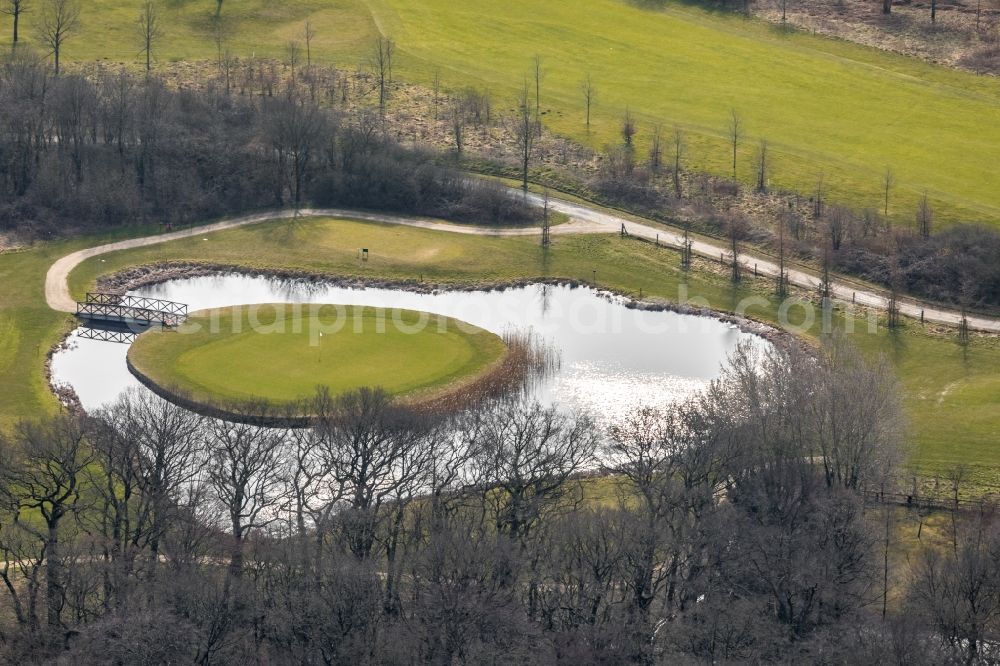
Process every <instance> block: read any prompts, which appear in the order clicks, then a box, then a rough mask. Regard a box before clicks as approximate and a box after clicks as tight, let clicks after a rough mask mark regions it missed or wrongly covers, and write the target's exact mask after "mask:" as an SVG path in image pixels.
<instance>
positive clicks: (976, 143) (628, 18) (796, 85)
mask: <svg viewBox="0 0 1000 666" xmlns="http://www.w3.org/2000/svg"><path fill="white" fill-rule="evenodd" d="M214 8H215V2H214V1H212V0H197V1H195V0H191V1H188V2H168V3H166V4H165V9H164V12H165V14H164V21H163V23H164V28H165V31H166V32H165V36H164V38H163V39H162V41H161V44H160V47H159V52H158V56H159V58H160V60H161V61H176V60H188V59H190V60H210V59H213V58H214V57H215V55H216V46H215V43H214V39H213V36H212V35H213V25H214V23H213V18H212V17H213V13H214ZM136 11H137V10H136V5H135V3H134V2H127V1H126V0H92V1H91V2H88V3H87V4H86V7H85V10H84V18H83V28H82V29H81V32H80V34H79V35H76V36H75V37H74V38H72V39H71V40H70V41H68V42H67V44H66V46H65V57H66V58H67V59H75V60H78V61H93V60H99V59H105V58H106V59H110V60H114V61H131V62H135V61H137V60H138V51H139V48H138V45H137V43H136V38H135V31H134V24H135V15H136ZM223 17H224V25H225V26H226V27H225V31H226V33H227V38H226V39H227V42H226V43H227V46H228V48H229V49H230V50H231V51H232V53H233V54H234V55H237V56H241V57H249V56H252V55H264V56H270V57H279V58H280V57H283V56H284V53H285V50H286V47H287V44H288V43H289V41H293V40H301V39H302V34H303V30H304V26H305V23H306V21H307V20H309V21H311V22H312V25H313V27H314V29H315V31H316V35H317V36H316V38H315V42H314V44H313V55H314V58H315V59H316V61H318V62H322V63H332V64H335V65H336V66H338V67H340V68H343V69H354V68H356V67H358V66H363V65H364V63H365V62H366V60H367V55H368V51H369V49H370V45H371V42H372V39H373V38H374V36H375V35H376V34H378V33H379V32H380V31H381V32H382V33H384V34H386V35H390V36H392V37H393V38H394V39H395V40H396V42H397V44H398V46H399V52H398V56H397V58H396V63H395V64H396V66H395V71H396V73H397V75H398V77H399V78H402V79H406V80H411V81H415V82H421V83H425V84H427V83H430V81H431V80H432V79H433V75H434V72H435V70H440V72H441V76H442V81H443V82H444V85H445V86H446V87H450V88H459V87H461V86H464V85H470V84H471V85H478V86H484V87H489V88H490V89H491V90H492V91H493V92H494V94H495V95H497V96H498V97H499V98H500V99H499V100H498V104H497V106H498V107H500V108H502V109H505V108H510V107H512V106H513V99H514V97H515V93H516V90H517V89H518V88H519V87H520V86H521V85H522V84H523V82H524V81H525V78H526V77H530V73H531V68H532V58H533V56H534V55H535V54H539V55H540V56H541V57H542V61H543V67H544V72H545V74H544V79H543V82H542V100H541V103H542V109H543V113H544V114H545V117H544V120H545V123H546V124H547V125H548V126H550V127H551V128H552V129H554V130H555V131H557V132H559V133H562V134H565V135H569V136H573V137H575V138H577V139H580V140H582V141H586V142H588V143H590V144H592V145H594V146H596V147H601V146H603V145H604V144H607V143H617V142H619V141H620V137H619V135H618V129H619V125H620V119H621V116H622V114H623V113H624V110H625V108H626V107H627V106H628V107H630V108H631V110H632V111H633V113H634V114H635V115H636V117H637V119H638V120H639V123H640V127H639V137H638V139H639V142H640V144H644V143H645V141H646V140H648V138H649V136H650V134H651V131H650V128H651V125H652V124H653V123H654V122H661V123H664V124H665V126H666V127H667V128H670V127H671V126H672V125H673V124H677V125H679V126H682V127H683V128H685V130H686V131H687V134H688V143H689V147H688V150H687V163H688V165H689V166H691V167H697V168H703V169H708V170H712V171H715V172H718V173H728V172H730V170H731V164H730V161H731V153H730V150H729V148H728V146H727V142H726V138H725V135H726V127H727V125H728V122H729V114H730V111H731V109H733V108H736V109H738V110H739V111H740V113H741V114H742V116H743V119H744V127H745V138H744V140H743V143H742V146H741V149H740V151H739V174H740V177H741V178H742V179H743V180H744V181H747V182H749V181H751V180H752V174H753V166H752V161H753V159H754V154H753V153H754V152H755V149H754V146H755V145H756V143H757V141H758V139H760V138H762V137H763V138H767V139H768V141H769V142H770V149H771V150H770V161H771V175H772V186H781V187H789V188H793V189H796V190H799V191H802V192H812V191H814V189H815V186H816V182H817V180H818V178H819V176H820V174H821V173H822V174H823V176H824V182H825V188H826V190H827V192H828V193H829V195H830V196H831V197H833V199H834V200H839V201H841V202H843V203H847V204H849V205H851V206H853V207H866V206H869V207H872V208H876V209H881V208H882V206H883V192H882V189H881V187H882V186H881V181H882V175H883V173H884V171H885V168H886V167H887V166H891V167H892V169H893V170H894V172H895V180H896V183H897V185H896V186H895V188H894V190H893V192H892V195H891V197H890V204H889V210H890V215H892V216H893V217H894V218H895V219H896V221H897V223H901V224H904V223H905V224H912V223H913V217H914V211H915V208H916V203H917V201H918V199H919V197H920V196H922V194H923V192H924V191H925V190H926V191H927V192H928V194H929V196H930V199H931V200H932V202H933V204H934V207H935V211H936V217H937V219H938V220H939V221H941V222H945V221H955V220H973V221H986V222H990V223H993V224H1000V187H998V185H1000V182H998V178H997V176H996V173H995V169H994V161H995V155H996V154H997V152H998V151H1000V81H997V80H996V79H994V78H992V77H976V76H974V75H971V74H968V73H963V72H957V71H953V70H949V69H946V68H942V67H937V66H934V65H931V64H928V63H924V62H921V61H917V60H913V59H907V58H904V57H901V56H896V55H892V54H888V53H884V52H880V51H876V50H873V49H867V48H863V47H859V46H856V45H852V44H849V43H844V42H839V41H836V40H831V39H826V38H822V37H817V36H813V35H808V34H798V33H789V32H784V31H781V30H779V29H777V28H775V27H774V26H770V25H767V24H764V23H760V22H754V21H747V20H745V19H742V18H740V17H737V16H734V15H729V14H724V13H711V12H706V11H703V10H700V9H698V8H696V7H691V6H687V5H684V4H679V3H673V2H655V1H650V2H642V3H640V2H626V1H625V0H588V2H586V3H585V6H581V3H580V2H578V1H576V0H551V1H550V2H538V1H537V0H510V1H509V2H502V3H500V2H492V3H482V2H480V3H461V2H455V1H454V0H332V1H331V0H288V1H286V2H272V1H270V0H241V1H240V2H231V1H228V0H227V2H226V3H225V5H224V7H223ZM3 19H4V20H2V21H0V31H2V32H0V45H2V43H3V40H9V35H8V32H9V20H7V17H3ZM35 20H36V14H28V15H26V18H25V27H24V33H25V35H26V36H27V38H28V39H29V40H30V39H31V38H32V35H33V33H32V30H33V28H32V24H33V22H34V21H35ZM587 73H590V74H591V76H592V78H593V81H594V83H595V85H596V86H597V89H598V100H597V106H596V109H595V115H594V125H593V130H592V132H591V133H590V134H587V133H586V131H585V128H584V123H583V118H584V113H583V100H582V95H581V93H580V82H581V80H582V79H583V78H584V77H585V75H586V74H587Z"/></svg>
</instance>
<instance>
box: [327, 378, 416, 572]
mask: <svg viewBox="0 0 1000 666" xmlns="http://www.w3.org/2000/svg"><path fill="white" fill-rule="evenodd" d="M426 434H427V431H426V430H425V429H424V427H423V425H422V424H421V422H420V420H419V419H418V418H417V417H416V416H415V415H413V414H410V413H408V412H406V411H405V410H403V409H401V408H398V407H396V406H394V405H393V404H392V401H391V398H390V397H389V395H388V394H386V393H385V392H384V391H381V390H372V389H360V390H358V391H353V392H350V393H347V394H345V395H343V396H340V397H339V398H337V399H336V400H335V401H334V404H333V406H332V409H331V417H330V418H329V419H328V420H327V421H326V422H325V423H323V424H322V425H321V436H322V438H323V441H324V445H325V446H326V453H325V456H326V464H327V465H329V468H330V479H331V483H332V484H333V485H332V489H331V492H330V494H331V495H333V496H337V497H342V498H343V504H344V507H343V510H342V511H341V512H340V513H339V514H338V521H339V524H340V528H341V531H342V533H343V537H344V539H345V541H346V543H347V546H348V548H349V549H350V552H351V553H352V554H353V555H354V556H355V557H357V558H358V559H361V560H364V559H368V558H369V557H371V556H372V555H373V553H374V549H375V546H376V542H377V539H378V536H379V531H380V529H381V527H383V526H385V525H386V523H389V527H390V529H389V531H390V535H391V533H392V532H393V530H398V528H399V527H400V526H401V521H402V519H403V517H404V516H405V510H406V507H407V505H408V504H409V502H410V500H411V499H412V498H413V496H414V495H415V493H416V492H417V490H418V489H420V488H421V487H423V484H424V482H425V481H426V479H427V476H428V474H429V464H430V458H429V451H428V447H427V446H425V445H426V439H425V437H426ZM390 545H391V544H390Z"/></svg>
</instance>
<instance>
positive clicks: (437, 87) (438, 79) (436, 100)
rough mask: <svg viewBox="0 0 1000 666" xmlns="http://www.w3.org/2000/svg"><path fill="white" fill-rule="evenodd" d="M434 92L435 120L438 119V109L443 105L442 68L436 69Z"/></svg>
mask: <svg viewBox="0 0 1000 666" xmlns="http://www.w3.org/2000/svg"><path fill="white" fill-rule="evenodd" d="M433 94H434V120H437V119H438V115H439V114H438V110H439V109H440V107H441V69H440V68H438V69H435V70H434V83H433Z"/></svg>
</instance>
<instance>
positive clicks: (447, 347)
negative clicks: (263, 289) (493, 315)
mask: <svg viewBox="0 0 1000 666" xmlns="http://www.w3.org/2000/svg"><path fill="white" fill-rule="evenodd" d="M506 353H507V347H506V345H505V343H504V341H503V340H502V339H501V338H500V337H499V336H497V335H495V334H493V333H490V332H488V331H485V330H483V329H481V328H478V327H475V326H472V325H471V324H467V323H465V322H462V321H459V320H457V319H451V318H449V317H443V316H440V315H434V314H429V313H426V312H417V311H413V310H402V309H384V308H374V307H362V306H344V305H297V304H296V305H291V304H263V305H252V306H233V307H226V308H217V309H213V310H202V311H199V312H195V313H193V314H192V315H191V316H190V317H189V318H188V321H187V322H186V323H185V324H183V325H182V326H180V327H178V328H177V329H162V330H159V329H154V330H151V331H148V332H146V333H143V334H142V335H140V336H139V337H138V339H137V340H136V342H135V343H134V344H133V345H132V347H131V348H130V349H129V353H128V362H129V368H130V370H131V371H132V372H133V374H135V375H136V376H137V377H139V379H140V380H142V381H143V383H144V384H146V385H147V386H149V387H150V388H152V389H153V390H155V391H157V392H158V393H161V395H165V396H167V397H177V398H179V399H180V401H181V402H182V403H184V404H188V405H191V404H194V405H204V406H206V408H208V407H212V406H219V405H233V404H239V403H251V402H257V401H260V400H266V401H267V402H269V403H271V404H272V405H274V406H276V407H281V406H285V405H289V404H293V403H296V402H298V401H301V400H303V399H308V398H310V397H311V396H313V395H314V394H315V392H316V389H317V388H318V387H320V386H323V387H327V388H329V390H330V393H331V394H332V395H339V394H342V393H345V392H348V391H351V390H354V389H359V388H362V387H372V388H374V387H381V388H382V389H384V390H385V391H387V392H388V393H389V394H390V395H392V396H393V397H394V398H396V399H397V400H399V401H400V402H403V403H412V404H418V403H420V402H422V401H425V400H434V399H438V398H441V397H442V396H444V395H447V394H450V393H453V392H456V391H461V390H462V388H463V387H465V386H467V385H469V384H471V383H472V382H474V381H475V380H476V379H478V378H480V377H482V376H484V375H485V374H487V373H489V372H490V370H491V369H493V368H495V367H497V366H498V365H499V364H500V363H501V362H502V361H503V359H504V357H505V355H506Z"/></svg>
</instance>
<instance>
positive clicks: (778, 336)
mask: <svg viewBox="0 0 1000 666" xmlns="http://www.w3.org/2000/svg"><path fill="white" fill-rule="evenodd" d="M225 275H241V276H246V277H252V278H256V277H263V278H272V279H278V280H288V281H294V282H307V283H310V284H315V285H317V286H320V287H343V288H347V289H365V288H368V289H398V290H404V291H410V292H413V293H418V294H435V293H440V292H457V293H462V292H465V293H468V292H475V291H483V292H494V291H505V290H507V289H518V288H521V287H530V286H532V285H552V286H560V287H563V286H566V287H571V288H574V289H577V288H588V289H594V290H595V292H596V293H597V294H598V295H600V296H602V297H605V298H621V299H624V300H623V304H624V305H625V307H627V308H629V309H631V310H643V311H647V312H674V313H677V314H682V315H692V316H697V317H710V318H712V319H715V320H717V321H721V322H723V323H726V324H734V325H736V326H737V327H739V329H740V330H741V331H742V332H744V333H749V334H751V335H756V336H758V337H760V338H763V339H764V340H767V341H768V342H770V343H771V344H774V345H775V346H778V347H780V348H781V349H790V348H792V347H798V348H802V349H811V348H812V347H811V346H810V345H809V344H808V343H806V342H804V341H803V340H802V339H801V338H800V337H799V336H797V335H795V334H794V333H791V332H789V331H786V330H783V329H781V328H778V327H777V326H774V325H772V324H769V323H766V322H763V321H760V320H757V319H753V318H751V317H747V316H737V315H734V314H731V313H728V312H722V311H720V310H713V309H711V308H704V307H695V306H691V305H685V304H682V303H673V302H670V301H660V300H655V301H654V300H649V299H642V298H635V297H633V296H631V295H630V294H626V293H622V292H619V291H615V290H613V289H608V288H603V287H597V286H595V285H593V284H591V283H589V282H585V281H583V280H574V279H571V278H553V277H536V278H520V279H517V280H500V281H489V282H483V283H461V282H455V283H452V282H443V283H441V282H424V281H420V280H413V279H409V280H393V279H385V278H374V277H372V278H366V277H358V276H341V275H331V274H323V273H314V272H311V271H303V270H292V269H279V268H247V267H243V266H239V265H236V264H218V263H199V262H161V263H155V264H143V265H141V266H134V267H131V268H128V269H125V270H122V271H118V272H115V273H111V274H109V275H106V276H102V277H101V278H99V279H98V281H97V287H98V289H99V290H101V291H110V292H114V293H124V292H127V291H132V290H134V289H140V288H143V287H151V286H154V285H158V284H163V283H165V282H170V281H172V280H183V279H187V278H194V277H213V276H225Z"/></svg>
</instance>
